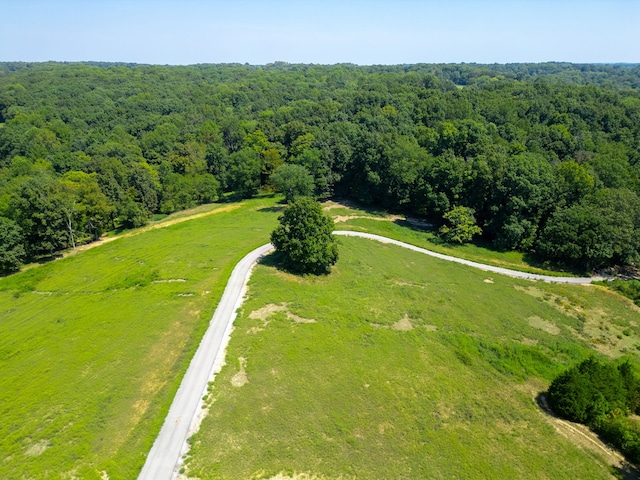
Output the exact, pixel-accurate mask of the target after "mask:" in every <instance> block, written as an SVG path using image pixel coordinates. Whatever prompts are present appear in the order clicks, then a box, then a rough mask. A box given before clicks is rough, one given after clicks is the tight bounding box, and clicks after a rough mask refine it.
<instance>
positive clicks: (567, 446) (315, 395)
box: [0, 198, 640, 480]
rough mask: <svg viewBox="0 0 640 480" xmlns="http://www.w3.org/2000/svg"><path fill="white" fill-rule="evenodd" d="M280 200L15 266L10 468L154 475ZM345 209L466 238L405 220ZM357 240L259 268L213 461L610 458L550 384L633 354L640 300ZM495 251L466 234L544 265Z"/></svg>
mask: <svg viewBox="0 0 640 480" xmlns="http://www.w3.org/2000/svg"><path fill="white" fill-rule="evenodd" d="M276 200H277V199H273V198H260V199H255V200H251V201H247V202H243V203H242V204H223V205H210V206H202V207H199V208H198V209H194V210H193V211H190V212H181V213H180V214H178V215H171V216H169V217H165V218H162V219H160V220H159V221H158V222H154V223H152V224H151V225H150V226H149V227H146V228H145V229H140V230H136V231H129V232H123V233H122V234H121V235H120V236H119V237H118V238H117V239H114V240H112V238H113V237H110V238H109V240H110V241H109V242H108V243H105V244H103V245H101V246H99V247H96V248H91V249H89V250H87V251H84V252H81V253H78V254H75V255H70V256H68V257H67V258H64V259H62V260H58V261H55V262H52V263H49V264H45V265H42V266H32V268H30V269H28V270H27V271H25V272H23V273H20V274H17V275H13V276H11V277H7V278H2V279H0V372H2V375H0V419H1V422H0V478H2V479H5V478H6V479H23V478H25V479H27V478H38V479H39V478H47V479H71V478H79V479H101V480H104V479H106V478H109V479H110V480H116V479H133V478H135V476H136V474H137V472H138V471H139V469H140V468H141V466H142V464H143V462H144V457H145V455H146V453H147V452H148V450H149V448H150V447H151V444H152V442H153V440H154V438H155V435H156V434H157V432H158V431H159V429H160V426H161V424H162V421H163V418H164V415H165V413H166V411H167V409H168V407H169V404H170V402H171V400H172V398H173V395H174V393H175V390H176V389H177V387H178V384H179V382H180V379H181V376H182V373H183V372H184V370H185V369H186V367H187V363H188V360H189V359H190V357H191V356H192V354H193V352H194V351H195V348H196V347H197V343H198V340H199V338H200V337H201V336H202V334H203V332H204V329H205V328H206V326H207V324H208V321H209V319H210V318H211V315H212V313H213V310H214V308H215V304H216V302H217V299H218V298H219V297H220V295H221V293H222V289H223V288H224V285H225V283H226V280H227V278H228V275H229V274H230V272H231V269H232V267H233V266H234V265H235V263H236V262H237V261H238V260H239V259H240V258H241V257H242V256H243V255H244V254H245V253H246V252H248V251H250V250H251V249H253V248H254V247H256V246H258V245H261V244H263V243H265V242H266V241H268V238H269V233H270V231H271V230H272V229H273V227H274V226H275V224H276V219H277V216H278V214H279V211H280V210H281V206H280V205H278V204H277V203H276ZM340 208H342V210H341V209H335V210H331V213H332V214H334V215H344V216H354V215H356V216H358V215H360V216H371V213H369V212H362V211H358V210H354V209H351V208H344V207H340ZM187 217H188V218H189V220H188V221H186V220H187ZM348 225H350V227H349V226H348ZM337 228H341V229H342V228H355V229H361V230H366V231H371V232H373V233H380V234H383V235H388V236H391V237H393V238H398V239H400V240H404V241H408V242H410V243H414V244H416V245H420V246H425V247H427V248H432V249H434V250H437V249H445V250H444V251H445V253H452V252H451V251H449V250H446V249H447V248H448V247H446V246H440V245H438V244H437V242H436V241H435V239H433V238H431V236H430V235H431V234H430V233H429V232H422V231H416V230H413V229H410V228H406V226H403V225H402V224H401V223H393V222H389V221H375V220H371V219H367V218H364V219H363V218H352V219H350V220H347V221H346V222H344V223H340V224H338V225H337ZM340 242H342V246H341V260H340V262H339V263H338V265H337V266H336V267H335V270H334V273H333V274H332V275H330V276H327V277H320V278H304V279H300V278H298V277H293V276H290V275H287V274H284V273H282V272H280V271H279V270H277V269H276V268H275V267H274V266H272V265H269V261H266V262H265V264H264V265H262V266H260V267H259V268H258V269H257V271H256V274H255V277H254V279H253V280H252V283H251V294H252V295H251V298H250V299H249V300H248V302H247V304H246V306H245V308H244V310H245V315H244V316H243V317H241V318H239V320H238V323H237V325H238V327H237V328H236V331H235V333H234V336H233V339H232V343H231V345H230V350H229V357H228V363H229V364H228V366H227V367H225V369H224V370H223V371H222V372H221V374H220V376H219V377H218V378H219V379H218V380H217V381H216V384H215V385H216V387H215V389H214V391H213V398H215V399H216V402H215V404H214V405H215V407H214V408H213V409H212V413H211V416H210V417H209V418H208V419H207V420H206V422H205V424H204V426H203V430H202V432H201V434H200V435H199V436H198V437H197V439H196V440H195V443H194V449H193V455H194V456H193V460H192V462H191V464H190V465H191V467H192V471H193V472H194V474H196V473H197V474H199V475H200V476H201V477H202V478H203V479H205V478H218V477H222V478H249V477H251V476H254V477H267V478H268V477H270V476H272V475H273V474H275V473H278V472H282V471H284V472H290V473H291V472H293V471H297V472H311V473H314V474H319V475H324V476H327V477H331V478H336V477H338V478H339V477H341V476H342V478H351V477H358V478H416V477H418V478H419V477H435V478H437V477H442V478H452V477H464V478H468V477H473V476H476V477H478V478H488V477H492V476H493V477H502V478H504V477H530V476H535V477H536V478H544V477H545V476H547V478H562V477H563V476H564V477H568V476H569V473H570V472H577V474H576V475H573V476H572V478H577V477H578V476H580V477H581V478H604V477H606V475H607V469H606V467H604V466H603V463H602V461H601V460H600V459H599V458H598V457H597V456H594V455H593V454H590V453H585V452H583V451H582V450H580V449H578V448H576V447H575V446H573V445H572V444H571V443H570V442H567V441H564V440H563V439H562V438H561V437H559V436H558V435H557V434H555V433H554V431H553V429H552V427H551V426H550V425H549V424H548V423H547V422H546V420H545V417H544V415H542V414H541V413H540V411H539V410H538V409H537V407H536V406H535V404H534V403H533V397H534V396H535V394H536V393H537V392H539V391H541V390H543V389H544V388H545V386H546V382H548V380H549V379H550V378H551V377H552V376H553V375H554V374H555V373H557V372H558V371H560V370H561V369H562V368H563V367H564V366H565V365H568V364H571V363H573V362H575V361H577V360H578V359H581V358H583V357H584V356H585V355H587V354H588V352H591V351H593V349H594V348H595V349H598V350H599V351H600V352H602V353H603V354H606V355H611V356H619V355H621V354H623V353H628V354H630V355H634V356H635V355H636V352H637V348H638V344H639V343H640V342H639V341H638V338H639V337H638V323H636V322H640V319H639V318H638V314H637V313H636V311H637V310H633V307H632V306H630V305H631V303H630V302H627V301H626V300H625V299H621V297H619V296H618V295H617V294H615V293H611V292H609V291H607V290H605V289H602V288H599V287H591V288H581V287H568V286H564V287H562V286H550V285H544V284H534V283H527V282H518V281H515V280H511V279H505V278H502V277H499V276H497V275H496V276H493V277H491V278H488V277H487V274H486V273H484V274H483V273H480V272H475V271H473V270H469V269H466V268H465V267H461V266H459V265H452V264H448V263H444V262H440V261H437V260H434V259H429V258H427V257H424V256H421V255H418V254H416V253H412V252H408V251H404V250H401V249H399V248H397V247H392V246H383V245H380V244H378V243H376V242H372V241H367V240H363V239H347V238H342V239H340ZM476 248H478V247H474V246H467V247H462V248H460V249H453V250H454V252H453V253H454V254H456V255H460V256H467V255H471V256H472V259H473V260H477V261H483V260H485V259H487V258H491V257H493V256H495V258H496V259H497V260H496V261H497V262H498V264H500V265H503V266H505V265H507V266H512V267H516V268H517V267H518V266H520V267H522V268H524V269H527V268H530V267H529V266H527V265H526V262H525V261H524V259H520V260H518V257H517V255H516V256H513V255H514V254H510V253H506V254H494V253H493V252H491V251H490V250H486V249H479V250H478V251H477V252H475V253H474V249H476ZM438 251H442V250H438ZM489 263H491V262H489ZM490 282H492V283H490ZM265 308H266V309H265ZM252 312H253V315H251V314H252ZM269 312H272V313H273V314H270V313H269ZM305 319H306V320H305ZM307 320H309V321H307ZM311 320H314V321H313V322H311ZM247 382H248V383H247ZM233 385H238V386H237V387H234V386H233ZM213 432H218V433H217V434H214V433H213ZM220 439H222V440H220ZM528 469H530V470H528ZM529 471H531V472H534V473H533V474H531V475H529V474H528V472H529ZM545 472H551V473H550V474H549V475H546V473H545ZM583 473H585V474H584V475H583Z"/></svg>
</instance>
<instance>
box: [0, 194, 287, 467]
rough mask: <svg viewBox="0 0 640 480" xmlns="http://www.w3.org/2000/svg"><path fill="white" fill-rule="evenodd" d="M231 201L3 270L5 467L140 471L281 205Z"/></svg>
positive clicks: (0, 384) (1, 441)
mask: <svg viewBox="0 0 640 480" xmlns="http://www.w3.org/2000/svg"><path fill="white" fill-rule="evenodd" d="M225 207H226V206H225V205H221V206H220V208H221V210H222V211H221V212H220V213H216V214H209V215H207V216H204V217H201V218H197V219H194V220H190V221H185V222H182V223H177V224H173V225H169V226H166V227H164V228H153V229H150V230H149V231H146V232H144V233H141V234H139V235H135V236H129V237H128V238H122V239H118V240H115V241H112V242H109V243H106V244H104V245H102V246H99V247H96V248H92V249H90V250H87V251H86V252H82V253H79V254H77V255H73V256H70V257H68V258H65V259H63V260H59V261H56V262H52V263H50V264H47V265H43V266H41V267H38V268H33V269H31V270H28V271H26V272H23V273H21V274H17V275H14V276H11V277H7V278H4V279H0V372H2V375H0V418H1V422H0V478H3V479H4V478H6V479H19V478H49V479H58V478H60V479H63V478H64V479H66V478H82V479H92V478H95V479H100V478H106V477H105V476H104V475H105V474H106V475H108V478H110V479H111V480H115V479H132V478H135V477H136V476H137V473H138V471H139V469H140V468H141V467H142V464H143V462H144V458H145V455H146V453H147V452H148V450H149V448H150V447H151V444H152V442H153V440H154V438H155V435H156V434H157V432H158V431H159V429H160V426H161V424H162V421H163V419H164V415H165V414H166V411H167V410H168V407H169V405H170V402H171V400H172V397H173V395H174V393H175V390H176V389H177V387H178V385H179V382H180V380H181V377H182V374H183V373H184V371H185V370H186V367H187V365H188V362H189V360H190V358H191V356H192V355H193V353H194V351H195V348H196V347H197V345H198V343H199V340H200V338H201V336H202V334H203V333H204V331H205V329H206V327H207V326H208V322H209V320H210V318H211V315H212V313H213V311H214V308H215V305H216V303H217V301H218V300H219V298H220V296H221V294H222V291H223V288H224V286H225V284H226V281H227V279H228V276H229V274H230V272H231V269H232V268H233V267H234V265H235V263H236V262H237V261H238V260H239V259H240V258H242V256H243V255H244V254H246V253H247V252H248V251H250V250H251V249H253V248H255V247H256V246H258V245H262V244H264V243H266V242H267V241H268V239H269V233H270V232H271V230H272V229H273V228H274V227H275V225H276V222H277V216H278V210H279V209H280V208H279V207H278V206H275V201H274V200H273V199H269V198H265V199H257V200H252V201H247V202H243V203H242V204H240V206H239V207H238V208H236V209H234V210H232V211H228V209H227V208H225ZM156 227H159V226H156Z"/></svg>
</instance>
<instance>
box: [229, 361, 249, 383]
mask: <svg viewBox="0 0 640 480" xmlns="http://www.w3.org/2000/svg"><path fill="white" fill-rule="evenodd" d="M238 362H239V363H240V371H239V372H238V373H236V374H235V375H234V376H233V377H231V385H233V386H234V387H242V386H243V385H246V384H247V383H249V377H247V372H246V370H245V369H246V368H247V359H246V358H244V357H238Z"/></svg>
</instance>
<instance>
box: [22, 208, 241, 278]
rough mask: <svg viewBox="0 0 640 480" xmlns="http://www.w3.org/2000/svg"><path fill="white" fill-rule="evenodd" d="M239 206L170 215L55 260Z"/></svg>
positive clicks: (64, 254)
mask: <svg viewBox="0 0 640 480" xmlns="http://www.w3.org/2000/svg"><path fill="white" fill-rule="evenodd" d="M240 206H241V205H237V204H236V205H225V206H223V207H220V208H216V209H215V210H211V211H208V212H200V213H193V214H189V213H188V210H183V211H181V212H178V213H176V214H174V216H175V218H172V216H171V215H170V216H168V217H167V218H165V219H162V220H160V221H159V222H156V223H151V224H149V225H146V226H144V227H140V228H136V229H135V230H131V231H129V232H127V233H123V234H120V235H115V236H113V237H100V239H99V240H96V241H94V242H91V243H87V244H85V245H80V246H79V247H76V248H75V249H74V250H65V251H63V252H61V253H60V255H59V256H58V257H57V258H56V260H59V259H61V258H67V257H70V256H72V255H75V254H77V253H80V252H84V251H85V250H90V249H92V248H95V247H99V246H100V245H104V244H105V243H109V242H113V241H114V240H118V239H120V238H128V237H134V236H136V235H140V234H141V233H145V232H149V231H151V230H157V229H159V228H166V227H169V226H171V225H176V224H178V223H182V222H187V221H189V220H195V219H196V218H202V217H208V216H210V215H215V214H216V213H223V212H231V211H232V210H236V209H237V208H240ZM197 208H198V207H196V209H197ZM45 263H46V262H45ZM45 263H32V264H31V265H27V266H26V267H24V268H22V269H21V270H20V272H24V271H25V270H31V269H32V268H36V267H39V266H41V265H44V264H45ZM20 272H16V273H20Z"/></svg>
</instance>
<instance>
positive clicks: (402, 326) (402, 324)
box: [391, 314, 413, 332]
mask: <svg viewBox="0 0 640 480" xmlns="http://www.w3.org/2000/svg"><path fill="white" fill-rule="evenodd" d="M391 328H393V329H394V330H398V331H401V332H407V331H409V330H413V325H412V324H411V320H409V315H406V314H405V316H404V317H402V319H400V320H398V321H397V322H396V323H394V324H393V326H392V327H391Z"/></svg>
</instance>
